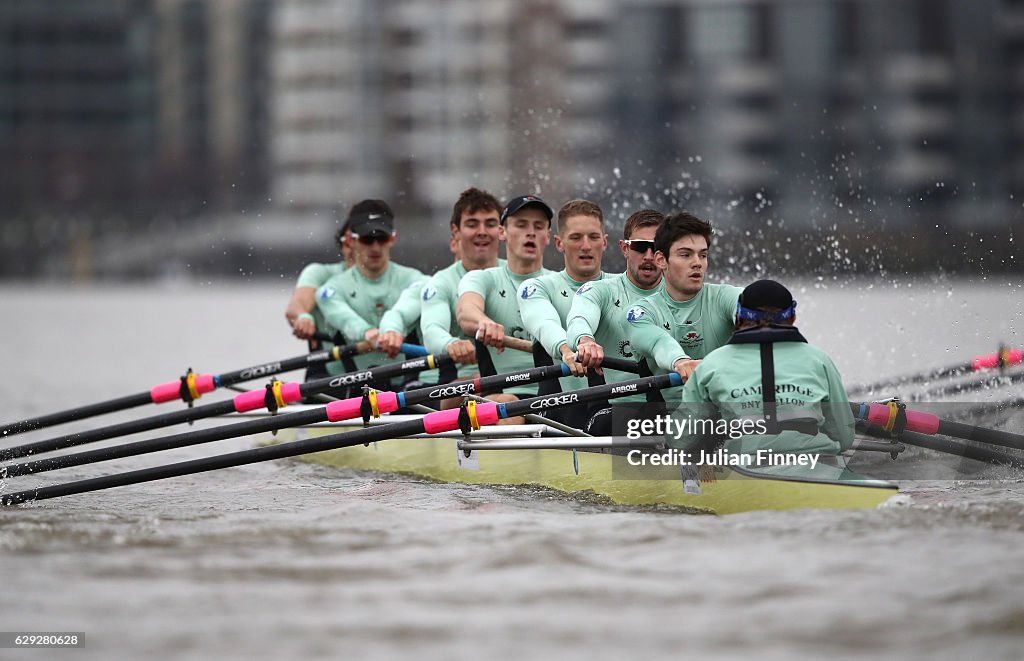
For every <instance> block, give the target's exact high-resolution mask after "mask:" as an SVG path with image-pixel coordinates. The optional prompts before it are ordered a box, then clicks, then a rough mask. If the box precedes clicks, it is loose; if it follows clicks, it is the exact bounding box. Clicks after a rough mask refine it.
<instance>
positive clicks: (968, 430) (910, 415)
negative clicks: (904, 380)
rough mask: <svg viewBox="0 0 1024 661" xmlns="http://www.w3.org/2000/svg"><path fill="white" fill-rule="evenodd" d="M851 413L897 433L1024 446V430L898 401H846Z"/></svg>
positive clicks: (1009, 446)
mask: <svg viewBox="0 0 1024 661" xmlns="http://www.w3.org/2000/svg"><path fill="white" fill-rule="evenodd" d="M850 408H851V409H852V410H853V416H854V418H856V419H857V420H862V421H864V422H866V423H868V424H869V425H876V426H878V427H881V428H882V429H883V430H884V431H886V432H890V433H894V434H895V435H897V436H899V434H900V432H902V431H909V432H916V433H919V434H926V435H928V436H934V435H935V434H942V435H943V436H952V437H953V438H960V439H963V440H965V441H977V442H979V443H988V444H989V445H998V446H1001V447H1004V448H1012V449H1015V450H1024V434H1014V433H1013V432H1008V431H1001V430H998V429H987V428H985V427H976V426H975V425H968V424H964V423H962V422H954V421H952V420H943V419H942V418H939V417H938V416H936V415H933V414H931V413H924V412H922V411H912V410H910V409H907V408H906V407H905V406H903V405H901V404H900V403H899V402H887V403H885V404H854V403H851V404H850Z"/></svg>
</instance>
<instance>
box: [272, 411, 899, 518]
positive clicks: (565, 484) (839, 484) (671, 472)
mask: <svg viewBox="0 0 1024 661" xmlns="http://www.w3.org/2000/svg"><path fill="white" fill-rule="evenodd" d="M291 432H292V433H295V434H298V437H299V438H301V437H306V436H309V435H319V434H325V433H330V432H329V430H326V429H315V428H314V429H297V430H291ZM277 440H278V441H280V440H285V439H284V438H282V437H281V436H280V435H279V436H278V438H277ZM305 458H306V459H308V460H311V461H314V462H317V463H321V464H326V465H330V466H337V467H344V468H352V469H357V470H367V471H378V472H384V473H403V474H411V475H416V476H420V477H425V478H429V479H432V480H437V481H440V482H460V483H467V484H492V485H532V486H540V487H547V488H550V489H556V490H558V491H562V492H565V493H572V494H578V493H589V494H598V495H600V496H602V497H604V498H606V499H608V500H609V501H611V502H613V503H617V504H621V505H670V506H677V507H681V508H687V509H690V510H695V511H700V512H706V513H709V514H734V513H738V512H748V511H754V510H791V509H808V508H811V509H818V508H824V509H864V508H874V507H877V506H879V505H881V504H882V503H884V502H885V501H886V500H888V499H889V498H891V497H892V496H893V495H895V494H896V493H897V486H896V485H895V484H893V483H890V482H885V481H880V480H872V479H869V478H865V477H863V476H858V475H856V474H855V473H852V472H851V471H849V470H845V469H842V468H836V467H830V466H826V467H824V469H822V467H821V466H819V467H818V470H817V471H814V472H813V473H810V472H809V471H808V469H800V470H795V469H788V468H774V469H771V471H772V473H773V474H770V473H766V472H764V471H762V470H760V469H759V470H757V471H752V470H748V469H740V468H735V467H732V468H730V467H719V468H715V469H714V470H713V471H712V470H711V469H710V468H707V469H705V470H704V471H703V472H702V474H701V477H702V478H710V479H701V480H699V481H691V482H690V483H689V485H688V486H689V489H687V488H685V486H684V481H683V479H682V477H681V475H680V471H679V468H678V467H657V468H651V469H650V470H647V471H645V472H643V473H642V474H643V475H644V479H631V478H632V477H634V476H636V475H637V474H638V471H637V469H636V468H634V467H630V466H628V465H627V463H626V458H625V457H624V456H622V455H613V454H607V453H603V452H594V451H578V452H571V451H567V450H563V449H541V450H537V449H528V450H478V451H475V452H473V453H472V456H471V457H466V453H465V452H464V451H462V450H459V449H458V447H457V440H455V439H451V438H413V439H395V440H387V441H381V442H378V443H372V444H370V445H369V446H363V445H359V446H356V447H350V448H342V449H338V450H329V451H326V452H319V453H316V454H312V455H307V456H306V457H305ZM623 476H627V477H623ZM648 476H650V477H648ZM688 491H689V492H688ZM695 491H699V493H695Z"/></svg>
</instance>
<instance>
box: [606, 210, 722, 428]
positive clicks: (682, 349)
mask: <svg viewBox="0 0 1024 661" xmlns="http://www.w3.org/2000/svg"><path fill="white" fill-rule="evenodd" d="M712 231H713V230H712V228H711V224H710V223H708V222H707V221H704V220H701V219H700V218H697V217H696V216H694V215H693V214H690V213H686V212H683V213H677V214H674V215H672V216H669V217H667V218H666V219H665V222H664V224H662V225H661V227H659V228H658V231H657V232H656V233H655V235H654V250H655V256H654V257H655V261H656V263H657V265H658V268H659V269H661V271H662V273H663V275H664V278H665V283H664V287H663V288H660V289H658V290H656V291H654V292H653V293H651V294H650V295H648V296H645V297H644V298H641V299H640V300H638V301H636V302H635V303H634V304H633V305H632V306H630V307H629V308H628V309H627V310H626V312H624V313H623V314H624V316H625V319H626V323H627V326H628V327H629V329H630V330H629V334H630V344H631V345H632V346H633V347H634V348H635V349H636V350H638V351H639V352H640V353H641V354H642V355H643V356H644V357H646V359H647V361H648V363H652V362H653V365H651V369H652V370H655V366H656V367H657V370H655V371H664V372H670V371H673V370H674V371H675V372H677V373H678V374H679V376H681V377H682V379H683V381H684V382H685V381H686V379H688V378H689V376H690V374H691V373H692V372H693V370H694V368H696V367H697V364H698V363H699V361H700V359H701V358H703V357H704V356H706V355H707V354H708V353H710V352H711V351H713V350H714V349H717V348H718V347H720V346H722V345H723V344H725V343H726V342H727V341H728V340H729V338H730V337H731V336H732V333H733V330H735V324H734V321H733V317H734V316H735V312H736V300H737V298H738V297H739V294H740V288H739V287H734V286H732V285H724V284H706V283H705V282H704V277H705V276H706V275H707V269H708V253H709V251H710V246H711V235H712ZM679 391H680V389H679V388H673V389H672V390H671V391H665V392H663V394H664V396H665V401H666V404H667V405H668V410H672V408H674V407H675V404H676V403H678V398H679Z"/></svg>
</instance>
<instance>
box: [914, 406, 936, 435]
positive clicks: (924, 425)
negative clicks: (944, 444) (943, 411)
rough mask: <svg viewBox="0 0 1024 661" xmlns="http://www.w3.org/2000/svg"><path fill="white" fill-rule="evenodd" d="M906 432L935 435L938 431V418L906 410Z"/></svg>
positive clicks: (929, 414)
mask: <svg viewBox="0 0 1024 661" xmlns="http://www.w3.org/2000/svg"><path fill="white" fill-rule="evenodd" d="M907 431H916V432H920V433H922V434H935V433H937V432H938V431H939V418H938V416H935V415H932V414H931V413H922V412H920V411H911V410H910V409H907Z"/></svg>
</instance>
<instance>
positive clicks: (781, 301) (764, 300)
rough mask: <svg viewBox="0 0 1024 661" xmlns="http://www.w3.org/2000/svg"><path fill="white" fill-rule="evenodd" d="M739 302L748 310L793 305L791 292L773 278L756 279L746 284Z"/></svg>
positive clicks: (782, 307) (784, 307)
mask: <svg viewBox="0 0 1024 661" xmlns="http://www.w3.org/2000/svg"><path fill="white" fill-rule="evenodd" d="M739 303H740V305H742V306H743V307H745V308H747V309H749V310H764V309H779V310H785V309H787V308H789V307H790V306H791V305H793V294H791V293H789V290H788V289H786V288H785V287H783V286H782V285H780V284H779V283H777V282H775V281H774V280H758V281H757V282H754V283H751V284H749V285H747V287H746V289H744V290H743V293H742V294H740V300H739Z"/></svg>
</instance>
